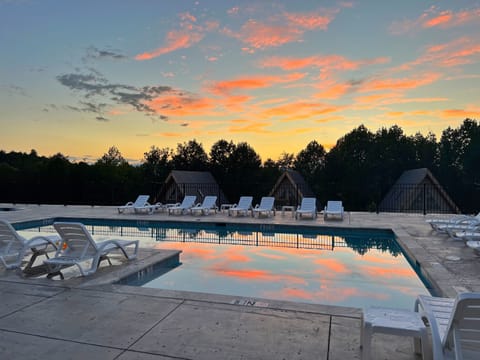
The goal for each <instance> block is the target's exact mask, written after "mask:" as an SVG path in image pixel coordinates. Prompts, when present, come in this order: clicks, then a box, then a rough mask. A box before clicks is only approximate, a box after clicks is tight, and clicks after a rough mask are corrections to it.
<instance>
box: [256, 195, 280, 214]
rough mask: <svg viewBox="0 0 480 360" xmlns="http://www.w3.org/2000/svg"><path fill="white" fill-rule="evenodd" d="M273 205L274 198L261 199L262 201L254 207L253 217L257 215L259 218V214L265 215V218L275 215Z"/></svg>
mask: <svg viewBox="0 0 480 360" xmlns="http://www.w3.org/2000/svg"><path fill="white" fill-rule="evenodd" d="M274 203H275V198H274V197H270V196H264V197H262V199H261V200H260V204H257V205H255V207H254V208H253V216H255V214H257V215H258V216H260V215H261V214H265V215H266V216H270V215H272V214H273V215H275V207H274Z"/></svg>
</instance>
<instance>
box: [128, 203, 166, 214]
mask: <svg viewBox="0 0 480 360" xmlns="http://www.w3.org/2000/svg"><path fill="white" fill-rule="evenodd" d="M166 208H167V207H166V205H164V204H162V203H161V202H158V203H156V204H152V205H150V204H149V203H148V202H147V203H145V205H143V206H134V207H133V210H134V211H135V214H153V213H154V212H155V211H162V210H164V209H166Z"/></svg>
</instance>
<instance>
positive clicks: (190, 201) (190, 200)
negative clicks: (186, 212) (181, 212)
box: [180, 195, 197, 209]
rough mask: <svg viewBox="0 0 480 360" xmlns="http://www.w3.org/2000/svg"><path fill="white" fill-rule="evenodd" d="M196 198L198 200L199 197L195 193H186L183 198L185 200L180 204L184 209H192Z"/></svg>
mask: <svg viewBox="0 0 480 360" xmlns="http://www.w3.org/2000/svg"><path fill="white" fill-rule="evenodd" d="M196 200H197V197H196V196H195V195H186V196H185V197H184V198H183V201H182V203H181V204H180V207H181V208H182V209H190V208H191V207H192V206H193V205H195V201H196Z"/></svg>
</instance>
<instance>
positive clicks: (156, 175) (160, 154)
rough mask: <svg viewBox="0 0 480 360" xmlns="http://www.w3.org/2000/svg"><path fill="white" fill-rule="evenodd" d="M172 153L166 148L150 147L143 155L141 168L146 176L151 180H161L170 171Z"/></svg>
mask: <svg viewBox="0 0 480 360" xmlns="http://www.w3.org/2000/svg"><path fill="white" fill-rule="evenodd" d="M172 155H173V151H172V150H171V149H170V148H168V147H166V148H162V149H160V148H158V147H156V146H153V145H152V146H151V147H150V150H149V151H148V152H146V153H144V154H143V167H144V170H145V173H146V174H147V176H149V177H150V178H151V179H152V180H155V181H159V180H163V179H164V178H165V177H166V176H167V174H168V172H169V171H170V169H171V159H172Z"/></svg>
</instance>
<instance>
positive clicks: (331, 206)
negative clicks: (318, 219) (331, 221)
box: [323, 200, 343, 220]
mask: <svg viewBox="0 0 480 360" xmlns="http://www.w3.org/2000/svg"><path fill="white" fill-rule="evenodd" d="M329 216H333V217H339V218H340V219H343V204H342V202H341V201H338V200H336V201H332V200H330V201H328V202H327V206H325V209H324V210H323V218H324V219H325V220H326V219H328V217H329Z"/></svg>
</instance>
